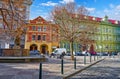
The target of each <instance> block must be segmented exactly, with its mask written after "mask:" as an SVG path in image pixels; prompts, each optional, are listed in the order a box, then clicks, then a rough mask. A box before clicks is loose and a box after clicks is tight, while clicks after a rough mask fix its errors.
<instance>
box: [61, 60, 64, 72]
mask: <svg viewBox="0 0 120 79" xmlns="http://www.w3.org/2000/svg"><path fill="white" fill-rule="evenodd" d="M63 67H64V66H63V59H61V74H64V70H63Z"/></svg>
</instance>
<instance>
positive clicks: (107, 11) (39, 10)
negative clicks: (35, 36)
mask: <svg viewBox="0 0 120 79" xmlns="http://www.w3.org/2000/svg"><path fill="white" fill-rule="evenodd" d="M68 2H75V3H76V4H77V5H78V6H80V5H83V6H85V7H86V8H87V9H88V10H89V12H90V14H89V15H90V16H95V17H101V18H103V17H104V16H105V15H107V16H108V17H109V19H113V20H120V0H34V1H33V4H32V5H31V8H30V19H34V18H36V17H37V16H42V17H43V18H45V19H48V16H49V13H50V11H51V10H52V8H53V7H54V6H55V5H58V4H61V3H62V4H65V3H68Z"/></svg>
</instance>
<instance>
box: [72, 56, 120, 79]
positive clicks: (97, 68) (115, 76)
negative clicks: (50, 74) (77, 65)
mask: <svg viewBox="0 0 120 79" xmlns="http://www.w3.org/2000/svg"><path fill="white" fill-rule="evenodd" d="M70 79H120V58H107V59H105V60H104V61H101V62H100V63H98V64H96V65H94V66H92V67H90V68H88V69H87V70H85V71H83V72H82V73H79V74H77V75H76V76H74V77H72V78H70Z"/></svg>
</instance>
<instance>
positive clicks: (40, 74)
mask: <svg viewBox="0 0 120 79" xmlns="http://www.w3.org/2000/svg"><path fill="white" fill-rule="evenodd" d="M39 79H42V63H40V68H39Z"/></svg>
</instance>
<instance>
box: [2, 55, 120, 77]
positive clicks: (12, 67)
mask: <svg viewBox="0 0 120 79" xmlns="http://www.w3.org/2000/svg"><path fill="white" fill-rule="evenodd" d="M89 59H90V58H89V57H86V65H87V64H90V60H89ZM96 59H97V58H96ZM48 60H49V61H48V62H44V63H43V64H42V79H62V75H61V59H56V58H48ZM76 60H77V61H76V62H77V69H80V68H83V67H85V66H86V65H84V64H83V60H84V57H83V56H80V57H76ZM111 60H112V59H111ZM92 61H95V60H94V58H93V57H92ZM73 63H74V61H72V60H70V57H65V59H64V73H67V72H71V71H72V70H74V64H73ZM106 63H108V64H109V63H111V64H112V63H113V64H117V63H118V62H117V60H114V62H113V60H112V61H105V62H103V64H106ZM100 65H101V64H100ZM118 65H119V66H118V67H120V64H118ZM106 66H107V65H104V66H103V67H105V69H106ZM107 67H109V65H108V66H107ZM92 68H93V69H94V68H96V67H92ZM99 68H101V69H102V67H99ZM110 68H112V67H110ZM101 69H100V70H101ZM113 69H117V68H115V67H114V68H113ZM100 70H99V71H100ZM103 70H104V68H103ZM101 71H102V70H101ZM91 72H93V71H91ZM96 72H97V71H96ZM104 72H107V71H104ZM98 73H99V72H98ZM86 74H87V73H86ZM77 77H78V78H77ZM80 77H81V76H80ZM74 78H75V79H76V78H77V79H80V78H79V76H75V77H74ZM81 78H85V76H83V77H81ZM0 79H39V63H0Z"/></svg>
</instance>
